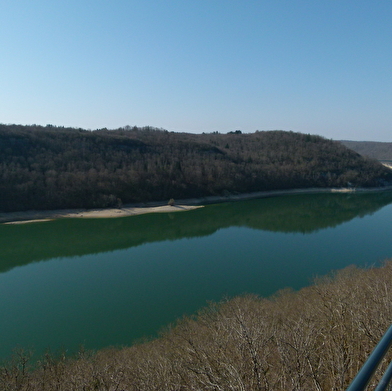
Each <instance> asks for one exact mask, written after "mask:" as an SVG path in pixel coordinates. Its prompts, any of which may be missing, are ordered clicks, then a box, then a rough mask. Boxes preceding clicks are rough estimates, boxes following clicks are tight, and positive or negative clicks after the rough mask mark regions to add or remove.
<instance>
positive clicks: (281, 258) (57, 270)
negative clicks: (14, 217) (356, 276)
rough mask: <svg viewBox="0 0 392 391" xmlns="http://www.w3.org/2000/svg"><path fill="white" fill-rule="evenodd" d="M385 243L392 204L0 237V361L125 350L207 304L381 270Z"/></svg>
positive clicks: (77, 224) (247, 212) (385, 200)
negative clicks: (345, 271) (27, 351)
mask: <svg viewBox="0 0 392 391" xmlns="http://www.w3.org/2000/svg"><path fill="white" fill-rule="evenodd" d="M391 232H392V192H380V193H362V194H360V193H359V194H313V195H291V196H281V197H273V198H264V199H258V200H250V201H241V202H233V203H223V204H216V205H208V206H206V207H204V208H200V209H195V210H192V211H188V212H177V213H164V214H147V215H139V216H132V217H124V218H117V219H59V220H55V221H49V222H40V223H31V224H21V225H0V358H6V357H9V356H10V354H11V352H12V350H13V349H14V348H16V347H24V348H32V349H34V350H35V351H36V352H37V353H42V352H43V351H45V349H47V348H49V349H50V350H51V351H53V352H59V351H60V350H62V349H64V350H66V351H67V352H69V353H72V352H75V351H76V350H77V349H78V348H79V347H80V346H81V345H83V346H84V347H85V348H87V349H99V348H102V347H106V346H110V345H115V346H121V345H129V344H131V343H133V342H134V341H138V340H141V339H143V338H150V337H154V336H156V335H157V333H158V331H159V330H160V329H162V328H163V327H166V326H167V325H169V324H170V323H172V322H174V321H175V320H176V319H178V318H180V317H181V316H183V315H185V314H192V313H194V312H196V311H197V310H198V309H200V308H202V307H203V306H205V305H206V304H207V302H208V301H219V300H221V299H223V298H225V297H232V296H235V295H239V294H243V293H255V294H258V295H262V296H269V295H272V294H273V293H275V292H276V291H278V290H280V289H283V288H286V287H291V288H293V289H299V288H301V287H304V286H306V285H309V284H311V283H312V279H313V278H314V277H316V276H320V275H325V274H327V273H328V272H330V271H331V270H335V269H341V268H344V267H346V266H348V265H351V264H356V265H359V266H369V265H378V264H380V262H381V261H383V260H384V259H386V258H389V257H392V241H391Z"/></svg>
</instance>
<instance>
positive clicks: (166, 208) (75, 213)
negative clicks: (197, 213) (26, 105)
mask: <svg viewBox="0 0 392 391" xmlns="http://www.w3.org/2000/svg"><path fill="white" fill-rule="evenodd" d="M378 191H392V186H388V187H373V188H307V189H291V190H271V191H260V192H255V193H244V194H237V195H227V196H210V197H202V198H190V199H186V200H178V201H176V204H175V205H173V206H171V205H168V204H167V203H165V202H151V203H146V204H132V205H125V206H124V207H122V208H108V209H89V210H87V209H60V210H42V211H35V210H33V211H21V212H9V213H0V223H3V224H25V223H33V222H43V221H50V220H54V219H58V218H114V217H126V216H136V215H140V214H145V213H169V212H170V213H171V212H181V211H187V210H192V209H196V208H202V207H203V206H204V205H206V204H214V203H220V202H230V201H241V200H250V199H256V198H264V197H276V196H282V195H290V194H317V193H363V192H378Z"/></svg>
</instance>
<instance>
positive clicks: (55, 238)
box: [0, 192, 392, 273]
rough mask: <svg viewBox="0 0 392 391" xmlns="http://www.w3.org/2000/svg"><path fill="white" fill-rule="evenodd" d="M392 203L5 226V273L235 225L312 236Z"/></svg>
mask: <svg viewBox="0 0 392 391" xmlns="http://www.w3.org/2000/svg"><path fill="white" fill-rule="evenodd" d="M390 203H392V192H382V193H360V194H316V195H314V194H313V195H294V196H293V195H291V196H282V197H271V198H264V199H257V200H250V201H239V202H230V203H223V204H216V205H209V206H206V207H204V208H201V209H197V210H193V211H188V212H186V213H162V214H161V213H158V214H146V215H139V216H131V217H123V218H113V219H59V220H55V221H50V222H42V223H32V224H20V225H0V273H2V272H5V271H7V270H9V269H11V268H12V267H15V266H22V265H25V264H28V263H30V262H34V261H41V260H45V259H51V258H58V257H71V256H81V255H86V254H97V253H101V252H108V251H114V250H119V249H126V248H130V247H134V246H139V245H142V244H145V243H152V242H158V241H165V240H177V239H183V238H194V237H202V236H208V235H211V234H213V233H214V232H216V231H218V230H219V229H222V228H228V227H233V226H235V227H247V228H253V229H258V230H264V231H272V232H284V233H303V234H308V233H312V232H315V231H318V230H321V229H325V228H331V227H336V226H338V225H340V224H342V223H344V222H348V221H350V220H352V219H354V218H356V217H363V216H365V215H368V214H372V213H374V212H376V211H377V210H379V209H381V208H382V207H384V206H386V205H388V204H390Z"/></svg>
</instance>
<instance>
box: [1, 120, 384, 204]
mask: <svg viewBox="0 0 392 391" xmlns="http://www.w3.org/2000/svg"><path fill="white" fill-rule="evenodd" d="M0 167H1V168H0V210H1V211H15V210H28V209H61V208H93V207H107V206H116V205H118V204H121V203H132V202H146V201H158V200H169V199H170V198H190V197H200V196H209V195H225V194H228V193H246V192H253V191H263V190H273V189H288V188H307V187H345V186H348V185H350V186H382V185H385V184H388V183H390V182H391V181H392V172H391V171H390V170H388V169H386V168H385V167H383V166H382V165H380V164H379V163H378V162H376V161H374V160H371V159H368V158H364V157H362V156H360V155H359V154H357V153H355V152H353V151H351V150H349V149H348V148H346V147H344V146H343V145H342V144H340V143H338V142H333V141H330V140H326V139H324V138H322V137H319V136H312V135H306V134H301V133H294V132H284V131H268V132H255V133H252V134H240V133H239V132H234V133H231V134H225V135H223V134H217V133H212V134H187V133H173V132H168V131H165V130H162V129H157V128H152V127H144V128H137V127H133V128H131V127H125V128H120V129H116V130H107V129H101V130H96V131H93V132H91V131H87V130H83V129H73V128H58V127H52V126H47V127H40V126H20V125H0Z"/></svg>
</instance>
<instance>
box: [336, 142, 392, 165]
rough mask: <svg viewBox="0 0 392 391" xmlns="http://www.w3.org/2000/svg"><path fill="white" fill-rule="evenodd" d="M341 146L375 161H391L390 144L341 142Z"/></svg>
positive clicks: (391, 148) (391, 144)
mask: <svg viewBox="0 0 392 391" xmlns="http://www.w3.org/2000/svg"><path fill="white" fill-rule="evenodd" d="M341 143H342V144H343V145H345V146H346V147H347V148H350V149H352V150H353V151H356V152H358V153H359V154H361V155H362V156H369V157H371V158H373V159H377V160H391V161H392V143H386V142H377V141H348V140H343V141H341Z"/></svg>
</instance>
